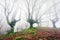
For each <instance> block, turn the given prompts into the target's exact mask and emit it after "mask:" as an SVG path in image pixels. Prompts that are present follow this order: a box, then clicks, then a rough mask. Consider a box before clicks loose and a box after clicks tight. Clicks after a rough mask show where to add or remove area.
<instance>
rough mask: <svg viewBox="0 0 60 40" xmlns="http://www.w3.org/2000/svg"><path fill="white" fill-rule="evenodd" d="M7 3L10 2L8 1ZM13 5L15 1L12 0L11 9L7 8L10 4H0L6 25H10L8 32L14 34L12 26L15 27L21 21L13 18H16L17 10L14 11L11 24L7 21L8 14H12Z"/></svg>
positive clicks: (5, 2)
mask: <svg viewBox="0 0 60 40" xmlns="http://www.w3.org/2000/svg"><path fill="white" fill-rule="evenodd" d="M9 2H10V1H9ZM15 3H16V0H14V2H13V5H12V7H11V9H10V8H9V4H10V3H7V0H4V4H5V5H3V4H1V3H0V4H1V6H2V7H3V9H4V15H5V17H6V20H7V23H8V24H9V25H10V27H11V31H10V32H14V26H15V24H16V23H17V22H18V21H20V20H21V19H18V20H16V19H15V16H16V13H17V11H16V10H17V9H16V10H15V11H14V13H13V16H12V21H11V22H10V21H9V16H10V14H11V13H12V11H13V9H14V5H15Z"/></svg>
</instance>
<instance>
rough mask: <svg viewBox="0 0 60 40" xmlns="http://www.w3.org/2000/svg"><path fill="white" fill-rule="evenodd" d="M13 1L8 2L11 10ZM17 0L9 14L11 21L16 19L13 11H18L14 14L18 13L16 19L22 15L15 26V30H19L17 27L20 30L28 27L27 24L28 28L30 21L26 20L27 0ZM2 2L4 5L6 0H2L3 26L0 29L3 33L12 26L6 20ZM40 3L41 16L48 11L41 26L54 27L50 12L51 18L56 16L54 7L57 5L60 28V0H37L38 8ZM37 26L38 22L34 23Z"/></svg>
mask: <svg viewBox="0 0 60 40" xmlns="http://www.w3.org/2000/svg"><path fill="white" fill-rule="evenodd" d="M13 1H14V0H7V3H9V4H7V5H8V7H9V8H10V9H8V10H9V11H10V10H11V8H12V5H13ZM15 1H16V3H15V4H14V8H13V11H12V12H11V14H10V16H9V21H10V22H11V20H13V19H14V18H12V16H13V13H16V14H14V15H16V16H15V19H16V20H18V19H19V18H20V17H21V21H19V22H17V23H16V25H15V27H14V28H15V29H14V31H18V30H17V28H19V30H22V29H24V28H26V26H27V28H29V23H28V22H27V21H26V15H27V14H26V13H25V12H26V11H27V9H26V4H25V3H26V2H25V0H15ZM33 1H34V0H33ZM33 1H32V0H31V3H30V9H31V7H32V5H33V4H32V3H33ZM2 4H3V5H4V0H0V27H2V28H1V29H0V32H1V33H3V32H6V31H7V30H10V29H11V27H10V26H9V25H8V23H7V21H6V17H5V15H4V9H3V7H2V6H1V5H2ZM38 4H40V5H42V7H41V9H40V12H39V13H40V14H39V16H40V15H42V14H44V13H46V14H45V15H44V16H43V17H42V21H41V22H42V23H41V26H42V27H53V25H52V22H51V21H50V20H49V14H48V13H50V14H51V15H52V16H51V19H53V18H55V12H54V9H53V7H54V5H55V6H56V12H57V15H58V18H59V21H58V22H57V23H56V26H57V28H60V0H39V2H37V4H36V6H37V8H38ZM8 10H7V11H8ZM15 11H17V12H15ZM20 13H21V14H20ZM7 15H8V14H7ZM34 16H35V15H34ZM35 26H37V24H34V27H35Z"/></svg>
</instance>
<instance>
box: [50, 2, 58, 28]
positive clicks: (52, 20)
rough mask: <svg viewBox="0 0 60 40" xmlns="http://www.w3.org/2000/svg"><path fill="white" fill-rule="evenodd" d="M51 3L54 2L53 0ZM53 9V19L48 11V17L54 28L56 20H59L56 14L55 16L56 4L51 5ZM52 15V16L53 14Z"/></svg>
mask: <svg viewBox="0 0 60 40" xmlns="http://www.w3.org/2000/svg"><path fill="white" fill-rule="evenodd" d="M53 3H54V1H53ZM53 9H54V12H55V18H53V19H51V15H50V13H49V17H50V18H49V19H50V20H51V22H52V24H53V27H54V28H56V23H57V22H58V20H59V18H58V16H57V14H58V13H57V10H56V5H53ZM53 17H54V16H53Z"/></svg>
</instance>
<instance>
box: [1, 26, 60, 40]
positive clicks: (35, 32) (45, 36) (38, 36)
mask: <svg viewBox="0 0 60 40" xmlns="http://www.w3.org/2000/svg"><path fill="white" fill-rule="evenodd" d="M59 30H60V29H54V28H48V27H39V28H28V29H24V30H22V31H20V32H16V33H10V34H4V35H1V36H0V40H60V31H59Z"/></svg>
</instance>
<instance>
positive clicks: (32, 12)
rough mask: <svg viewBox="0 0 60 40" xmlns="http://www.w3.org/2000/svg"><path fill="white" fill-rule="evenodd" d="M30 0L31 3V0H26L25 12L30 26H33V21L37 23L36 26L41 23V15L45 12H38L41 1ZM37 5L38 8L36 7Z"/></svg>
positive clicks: (41, 4)
mask: <svg viewBox="0 0 60 40" xmlns="http://www.w3.org/2000/svg"><path fill="white" fill-rule="evenodd" d="M32 2H33V3H32V5H31V0H26V4H27V5H26V8H27V11H28V12H26V13H27V14H28V16H27V22H28V23H29V24H30V28H32V27H33V24H34V23H37V24H38V26H39V23H41V18H42V16H43V15H45V14H46V13H43V14H42V15H39V14H40V9H41V7H42V6H43V3H44V2H43V1H39V0H32ZM37 2H39V4H37ZM31 6H32V7H31ZM37 6H38V8H37ZM34 15H35V16H34ZM33 16H34V17H33Z"/></svg>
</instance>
